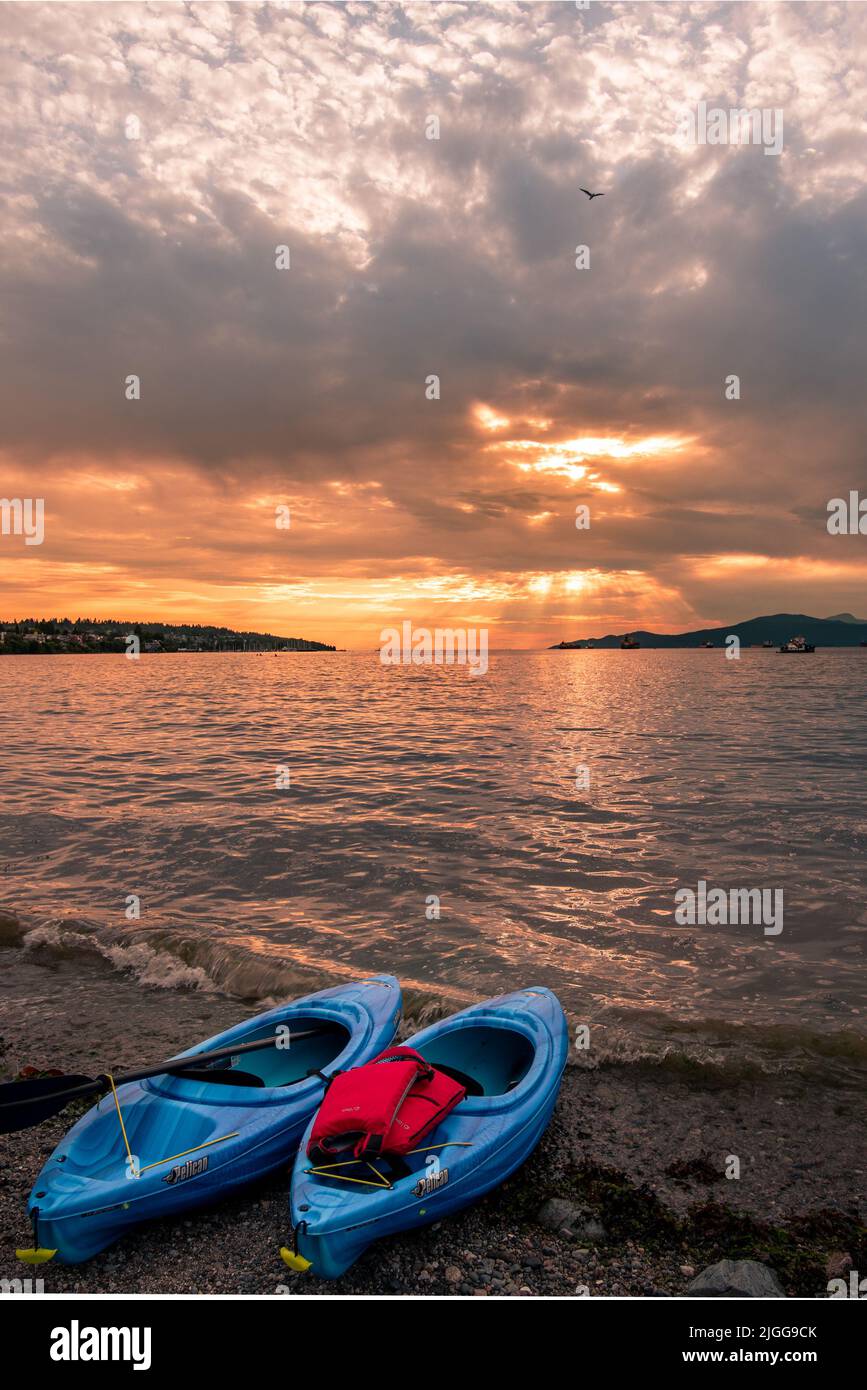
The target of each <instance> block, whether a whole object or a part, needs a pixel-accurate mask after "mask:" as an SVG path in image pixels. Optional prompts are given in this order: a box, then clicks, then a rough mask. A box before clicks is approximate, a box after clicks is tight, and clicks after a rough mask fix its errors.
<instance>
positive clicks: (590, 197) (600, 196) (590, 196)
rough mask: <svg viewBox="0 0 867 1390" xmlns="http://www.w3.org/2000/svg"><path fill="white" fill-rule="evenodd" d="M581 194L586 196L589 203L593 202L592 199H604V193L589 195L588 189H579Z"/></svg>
mask: <svg viewBox="0 0 867 1390" xmlns="http://www.w3.org/2000/svg"><path fill="white" fill-rule="evenodd" d="M581 192H582V193H586V194H587V197H588V198H589V199H590V201H591V203H592V202H593V199H594V198H604V197H605V194H604V193H591V192H590V189H589V188H582V189H581Z"/></svg>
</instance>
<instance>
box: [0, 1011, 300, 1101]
mask: <svg viewBox="0 0 867 1390" xmlns="http://www.w3.org/2000/svg"><path fill="white" fill-rule="evenodd" d="M323 1031H324V1030H323V1029H322V1028H305V1029H304V1031H303V1032H301V1033H289V1034H283V1037H284V1038H285V1037H288V1039H289V1041H290V1042H296V1041H299V1040H300V1039H301V1038H312V1037H315V1036H316V1034H317V1033H321V1032H323ZM277 1042H278V1039H277V1038H276V1037H275V1038H259V1039H258V1040H257V1041H256V1042H248V1043H238V1044H237V1045H236V1046H235V1047H218V1048H215V1049H214V1051H213V1052H194V1053H193V1054H192V1055H191V1056H189V1057H179V1058H178V1059H177V1060H174V1059H171V1060H170V1061H168V1062H161V1063H160V1064H159V1066H156V1067H148V1068H147V1069H146V1070H145V1071H132V1072H128V1073H127V1075H126V1076H116V1077H114V1078H113V1080H114V1084H115V1086H125V1085H126V1084H127V1083H128V1082H130V1081H146V1080H147V1078H148V1077H149V1076H163V1075H166V1074H167V1075H170V1076H173V1075H174V1074H175V1073H176V1072H179V1071H183V1070H184V1069H185V1068H186V1067H198V1066H201V1065H202V1063H203V1062H219V1061H220V1060H221V1058H223V1057H237V1056H239V1055H240V1054H241V1053H244V1052H261V1051H263V1050H264V1048H266V1047H276V1046H277ZM59 1079H60V1078H59V1077H58V1080H59ZM15 1084H16V1083H15V1082H11V1083H9V1085H11V1086H13V1087H14V1086H15ZM105 1089H106V1087H105V1084H104V1081H103V1080H100V1079H99V1078H96V1079H95V1080H93V1081H88V1082H87V1083H86V1084H85V1085H83V1086H73V1087H72V1088H70V1089H66V1090H59V1091H52V1092H50V1093H49V1094H48V1095H39V1096H31V1097H28V1098H27V1099H22V1100H18V1101H15V1100H10V1101H7V1102H4V1103H3V1104H0V1114H2V1111H3V1110H4V1109H5V1108H6V1105H7V1104H8V1105H9V1106H10V1107H11V1106H13V1105H16V1106H23V1105H28V1104H29V1105H46V1104H50V1102H51V1101H53V1100H58V1101H59V1100H63V1103H64V1106H65V1105H67V1104H68V1103H69V1101H72V1100H76V1099H77V1098H79V1097H81V1096H90V1095H94V1094H95V1093H96V1092H97V1091H102V1092H105Z"/></svg>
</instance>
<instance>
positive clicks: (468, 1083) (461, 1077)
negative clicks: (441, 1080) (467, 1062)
mask: <svg viewBox="0 0 867 1390" xmlns="http://www.w3.org/2000/svg"><path fill="white" fill-rule="evenodd" d="M437 1071H441V1072H444V1073H445V1075H446V1076H450V1077H451V1079H452V1081H457V1083H458V1085H459V1086H463V1088H464V1090H465V1091H466V1093H467V1095H468V1096H483V1095H484V1094H485V1088H484V1086H482V1084H481V1082H479V1081H477V1080H476V1078H475V1077H474V1076H470V1075H469V1073H468V1072H465V1071H461V1070H460V1069H459V1068H458V1067H447V1066H444V1065H443V1063H442V1062H437Z"/></svg>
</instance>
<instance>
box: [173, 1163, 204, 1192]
mask: <svg viewBox="0 0 867 1390" xmlns="http://www.w3.org/2000/svg"><path fill="white" fill-rule="evenodd" d="M207 1166H208V1160H207V1158H191V1159H188V1160H187V1162H186V1163H179V1164H178V1165H177V1166H176V1167H175V1168H173V1169H172V1170H171V1172H170V1173H166V1175H165V1177H164V1178H163V1182H167V1183H168V1184H169V1186H170V1187H174V1185H175V1183H176V1182H186V1180H187V1178H197V1177H198V1176H199V1174H200V1173H204V1171H205V1169H206V1168H207Z"/></svg>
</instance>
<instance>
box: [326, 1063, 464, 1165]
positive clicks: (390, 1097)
mask: <svg viewBox="0 0 867 1390" xmlns="http://www.w3.org/2000/svg"><path fill="white" fill-rule="evenodd" d="M465 1095H466V1091H465V1090H464V1088H463V1086H461V1085H460V1084H459V1082H457V1081H453V1080H452V1079H451V1077H450V1076H446V1075H445V1073H444V1072H441V1071H437V1070H436V1069H435V1068H434V1067H431V1066H429V1065H428V1063H427V1062H426V1061H425V1060H424V1058H423V1057H422V1056H421V1055H420V1054H419V1053H418V1052H415V1051H413V1049H412V1048H411V1047H388V1048H386V1050H385V1051H384V1052H380V1054H379V1056H378V1057H374V1059H373V1061H372V1062H367V1063H366V1064H365V1065H364V1066H363V1067H353V1068H352V1069H351V1070H350V1071H344V1072H338V1073H337V1074H336V1075H335V1076H334V1078H333V1080H332V1081H331V1084H330V1085H329V1087H328V1090H327V1091H326V1092H325V1099H324V1100H323V1102H322V1104H321V1105H320V1107H319V1111H318V1113H317V1115H316V1119H315V1121H314V1124H313V1129H312V1131H311V1134H310V1139H309V1140H308V1143H307V1153H308V1156H309V1157H311V1158H313V1159H314V1160H316V1161H318V1162H325V1161H327V1160H328V1159H330V1158H333V1157H334V1156H335V1154H340V1153H348V1152H351V1153H352V1154H353V1155H354V1157H355V1158H361V1157H362V1156H366V1157H371V1156H373V1155H374V1154H378V1153H389V1154H406V1153H409V1152H410V1150H411V1149H414V1148H416V1146H417V1145H418V1144H420V1143H421V1141H422V1139H424V1137H425V1135H427V1134H430V1132H431V1130H432V1129H434V1128H435V1127H436V1126H437V1125H438V1124H439V1123H440V1121H441V1120H444V1119H445V1117H446V1115H447V1114H448V1113H449V1111H450V1110H453V1109H454V1107H455V1106H456V1105H457V1104H458V1103H459V1102H460V1101H462V1100H463V1098H464V1096H465Z"/></svg>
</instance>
